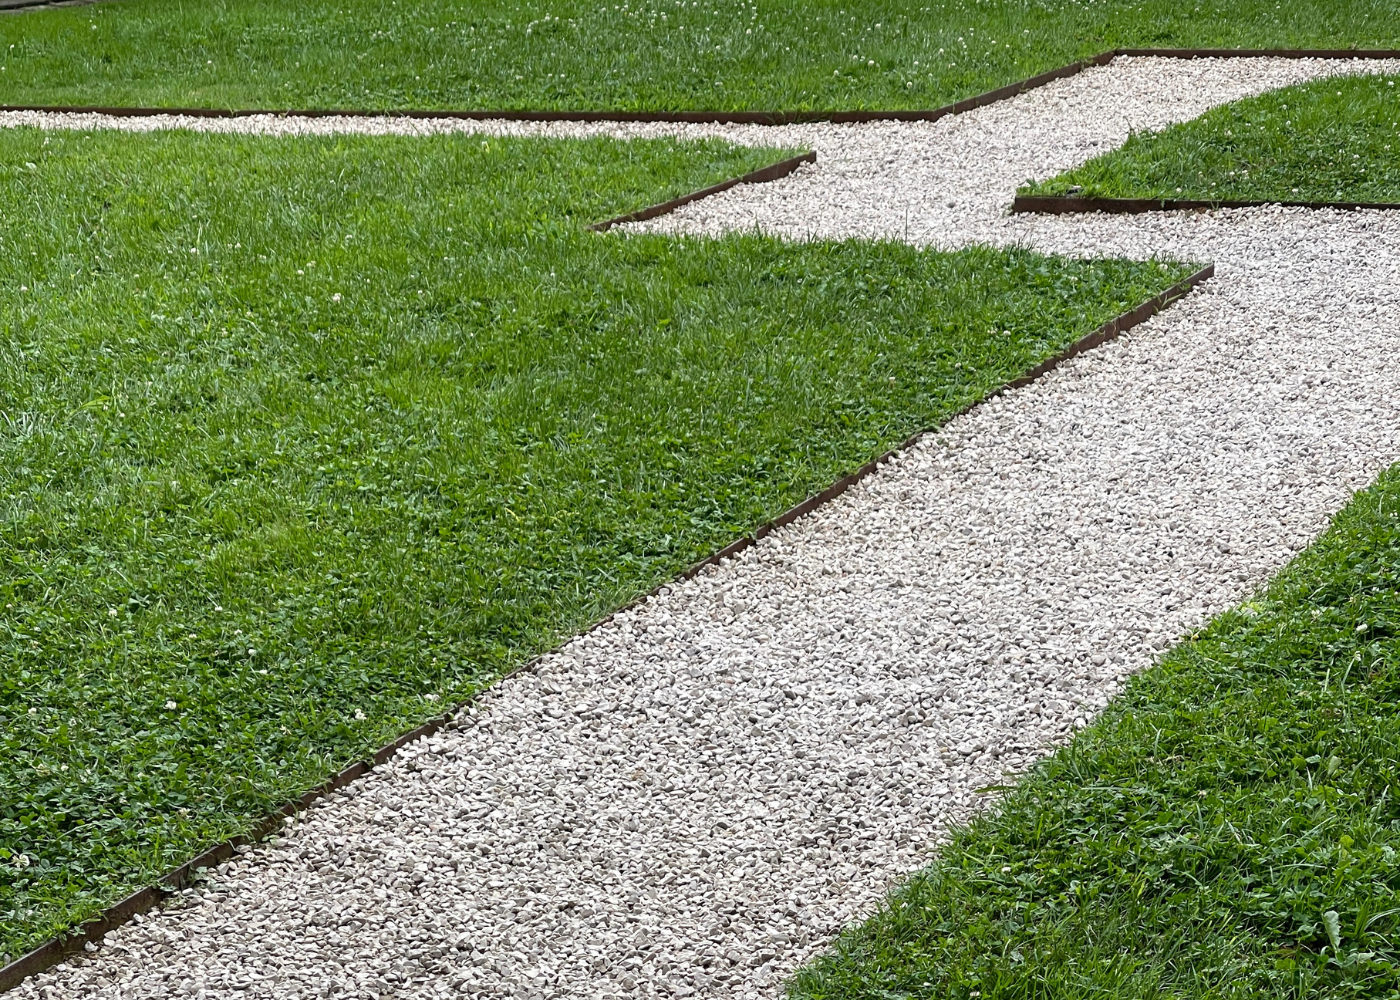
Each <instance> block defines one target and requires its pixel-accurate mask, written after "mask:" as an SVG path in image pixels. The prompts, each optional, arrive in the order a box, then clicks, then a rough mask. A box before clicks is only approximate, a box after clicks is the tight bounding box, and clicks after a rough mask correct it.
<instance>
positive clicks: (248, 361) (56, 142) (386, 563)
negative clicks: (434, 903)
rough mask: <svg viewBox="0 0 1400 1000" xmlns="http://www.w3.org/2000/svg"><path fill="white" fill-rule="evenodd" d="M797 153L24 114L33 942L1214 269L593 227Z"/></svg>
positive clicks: (7, 532)
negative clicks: (1127, 312)
mask: <svg viewBox="0 0 1400 1000" xmlns="http://www.w3.org/2000/svg"><path fill="white" fill-rule="evenodd" d="M784 152H785V151H780V150H756V151H755V150H737V149H733V148H730V147H727V146H723V145H719V144H716V143H709V144H704V145H699V146H685V145H677V144H675V143H671V142H660V141H656V142H631V143H613V142H609V141H605V140H590V141H587V142H547V141H541V140H530V141H527V140H511V141H502V140H496V139H492V140H489V141H488V140H481V139H479V137H471V136H467V137H461V136H459V137H438V138H432V139H405V138H376V139H367V138H319V139H310V138H302V139H290V138H288V139H266V138H249V137H233V136H214V135H198V134H192V133H181V132H174V133H163V134H157V135H147V136H139V135H123V134H119V133H111V132H98V133H93V134H77V133H52V134H45V133H42V132H39V131H33V130H23V129H16V130H12V129H6V130H0V169H3V172H4V183H3V184H2V185H0V219H3V220H4V223H3V225H2V226H0V323H3V327H4V336H3V338H2V339H0V604H2V605H3V608H0V661H2V662H3V663H4V669H3V670H0V953H8V954H10V955H14V954H16V953H18V952H20V951H21V950H23V949H25V948H28V947H30V946H32V945H34V944H36V943H38V942H39V941H41V940H43V939H44V938H46V937H47V936H49V935H50V934H52V933H54V932H56V931H58V930H60V929H61V928H63V927H64V926H67V925H69V924H70V923H72V922H74V921H76V920H78V919H80V918H82V917H85V916H87V915H90V914H91V913H93V912H94V911H95V910H97V909H98V908H100V907H101V906H102V905H104V904H106V903H109V902H111V901H112V900H113V899H114V898H115V897H117V896H119V895H120V894H122V893H123V892H125V891H128V890H130V889H131V888H133V887H135V886H139V885H141V884H145V883H147V882H148V881H149V880H151V879H152V878H153V877H154V876H156V875H157V874H159V873H161V872H163V871H165V870H167V869H169V868H170V867H172V866H174V865H175V864H178V863H181V862H183V861H184V860H186V859H187V858H189V857H190V856H192V855H193V854H194V853H195V852H196V851H197V850H198V849H199V848H200V847H202V846H204V845H207V844H210V843H212V842H217V841H218V840H221V839H223V838H225V837H227V836H229V835H231V834H233V833H235V832H237V831H239V830H242V829H246V827H247V825H248V824H249V822H250V819H251V818H253V817H257V816H259V815H261V814H263V813H264V812H265V811H267V810H268V809H270V808H272V807H274V806H276V805H277V804H279V803H280V802H282V801H285V800H286V798H287V797H288V796H291V795H293V794H297V793H300V792H301V791H303V790H304V789H306V788H309V787H312V786H313V785H315V784H316V783H318V782H319V781H321V780H322V779H324V778H325V776H326V775H327V774H328V773H330V772H332V771H334V770H336V769H338V768H339V767H342V766H344V765H345V764H347V763H349V762H351V761H353V760H355V759H357V758H359V757H360V756H362V755H363V754H365V753H366V751H367V750H369V749H371V748H373V747H375V746H378V745H380V744H382V743H384V742H386V741H387V740H388V739H390V738H392V737H393V736H395V735H396V734H398V733H399V732H402V731H403V730H405V729H406V728H409V727H410V726H412V725H414V724H416V723H417V722H419V721H421V720H423V719H424V718H426V717H428V716H430V715H433V714H436V713H438V712H440V711H442V709H443V708H444V707H445V706H447V705H449V704H451V703H454V702H456V701H458V700H460V699H463V698H466V697H468V696H470V695H471V694H472V693H473V692H474V691H476V690H478V689H479V688H480V687H481V686H482V685H484V684H486V683H489V682H490V681H491V680H492V679H493V678H495V677H498V676H499V675H500V673H501V672H502V671H504V670H507V669H509V668H510V667H512V666H514V665H516V664H519V663H521V662H523V661H524V660H526V659H527V658H528V657H530V656H531V655H533V654H535V653H536V652H538V651H540V650H542V649H544V648H547V647H549V646H550V645H552V644H554V643H555V642H557V641H558V640H559V639H560V638H561V637H564V636H567V635H568V634H570V633H572V632H574V631H576V630H578V629H580V628H581V627H584V626H586V625H587V624H588V623H589V622H591V621H593V620H596V619H597V618H598V617H599V616H601V615H603V614H605V613H606V612H608V611H609V610H611V609H613V608H615V607H617V606H618V605H620V604H622V603H624V602H625V601H627V600H629V599H631V598H632V597H634V596H635V595H637V594H639V593H641V592H644V591H645V590H646V589H648V588H650V587H651V586H653V585H655V584H656V583H658V582H660V581H663V580H664V579H666V578H667V577H669V576H671V575H672V574H674V573H675V572H676V571H678V570H679V569H681V568H683V567H684V566H686V565H688V564H690V563H691V562H693V561H694V560H696V559H697V558H699V557H701V556H703V555H705V554H707V553H709V552H711V551H714V550H715V549H716V548H718V547H719V546H721V545H722V544H724V543H727V542H729V541H731V540H732V539H734V538H735V537H738V536H739V535H740V534H741V533H743V532H745V531H747V530H750V529H752V528H753V527H754V526H755V525H757V524H759V523H761V522H762V521H764V520H765V519H767V518H770V517H772V516H773V515H775V514H776V513H778V512H779V511H781V510H783V509H784V508H786V507H787V506H789V505H791V504H792V503H794V502H796V501H798V500H800V499H802V498H803V497H805V496H807V495H808V494H810V493H811V492H813V491H815V490H817V489H819V488H822V487H824V486H826V485H827V484H829V483H830V482H831V481H832V480H834V479H835V478H837V477H838V476H840V475H841V474H843V473H844V472H847V471H849V470H850V469H851V468H853V467H855V466H856V465H858V464H860V463H861V462H863V461H865V460H867V459H869V458H870V457H872V456H873V455H876V454H878V453H880V452H881V451H883V450H884V449H886V448H888V447H889V446H891V445H892V444H894V443H896V442H898V441H900V440H901V439H903V438H904V437H905V436H906V435H908V434H909V433H911V432H912V431H914V430H915V429H917V428H919V427H922V426H926V425H929V424H934V423H937V422H939V421H941V420H943V419H945V418H946V417H947V416H949V415H950V414H951V413H953V412H955V411H956V410H957V409H959V408H960V407H963V406H964V405H966V404H968V403H969V402H971V401H973V400H975V399H977V398H978V397H980V396H982V395H983V394H985V393H986V392H987V391H988V390H989V389H991V388H992V387H994V386H996V385H998V384H999V383H1001V382H1002V381H1003V380H1005V379H1007V378H1008V377H1009V376H1013V375H1015V374H1016V373H1018V372H1020V371H1023V370H1024V369H1026V368H1027V367H1029V366H1031V365H1032V364H1034V363H1036V362H1037V361H1038V360H1039V359H1041V358H1043V357H1044V356H1045V355H1047V354H1048V353H1051V352H1053V351H1055V350H1056V349H1058V348H1060V347H1062V346H1063V345H1065V344H1066V343H1067V342H1068V341H1070V340H1071V339H1073V338H1075V337H1077V336H1079V335H1082V334H1083V333H1085V332H1087V331H1089V330H1090V329H1092V328H1093V327H1095V326H1096V325H1098V324H1100V323H1102V322H1103V321H1105V320H1106V319H1108V318H1110V317H1112V316H1114V315H1116V314H1118V313H1119V312H1121V311H1122V310H1123V309H1124V308H1125V306H1128V305H1130V304H1134V303H1136V302H1138V301H1141V300H1142V299H1144V298H1146V297H1148V296H1149V295H1151V294H1153V293H1155V292H1157V291H1159V290H1160V289H1162V288H1163V287H1165V286H1167V285H1169V284H1171V283H1172V282H1174V281H1176V280H1179V279H1180V278H1181V277H1182V276H1183V274H1184V273H1185V272H1186V270H1188V269H1187V268H1183V267H1181V266H1177V265H1164V264H1159V263H1153V262H1148V263H1131V262H1123V261H1111V260H1110V261H1097V262H1083V261H1068V260H1058V259H1052V258H1046V257H1043V256H1038V255H1036V254H1033V253H1030V252H1025V251H1019V250H1009V251H999V250H991V249H972V250H968V251H965V252H960V253H952V254H950V253H939V252H933V251H921V250H916V249H914V248H911V247H908V246H904V245H900V244H895V243H861V242H848V243H800V244H788V243H783V242H781V241H778V240H773V239H767V238H763V237H760V236H757V235H753V234H749V235H736V236H732V237H728V238H725V239H719V240H707V239H685V240H673V239H669V238H663V237H659V236H652V237H622V236H617V235H598V234H593V233H588V232H585V231H583V230H582V228H581V227H582V225H583V224H584V223H586V222H589V221H592V220H595V219H599V218H604V217H607V216H610V215H614V214H616V213H619V212H622V211H625V210H628V209H631V208H635V207H637V206H639V205H642V204H646V203H649V202H654V201H657V200H660V199H663V198H665V197H668V196H671V195H674V194H676V193H678V192H680V191H685V190H689V189H693V188H695V187H698V186H701V185H702V184H704V183H707V182H710V181H713V180H715V179H718V178H720V177H725V176H730V175H733V174H735V173H736V172H739V171H741V170H743V169H747V168H749V167H751V166H753V165H754V164H756V163H761V162H767V161H770V160H772V159H775V158H777V157H778V156H781V155H783V153H784ZM21 855H23V856H24V859H27V861H28V864H27V865H26V864H25V862H24V860H21V858H20V856H21Z"/></svg>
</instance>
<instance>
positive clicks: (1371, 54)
mask: <svg viewBox="0 0 1400 1000" xmlns="http://www.w3.org/2000/svg"><path fill="white" fill-rule="evenodd" d="M1113 54H1114V55H1115V56H1147V57H1151V58H1156V59H1400V49H1114V50H1113Z"/></svg>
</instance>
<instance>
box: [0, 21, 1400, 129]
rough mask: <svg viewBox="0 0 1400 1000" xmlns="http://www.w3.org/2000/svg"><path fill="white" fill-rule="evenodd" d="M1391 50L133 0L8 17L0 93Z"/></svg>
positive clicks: (331, 103)
mask: <svg viewBox="0 0 1400 1000" xmlns="http://www.w3.org/2000/svg"><path fill="white" fill-rule="evenodd" d="M1148 46H1150V47H1207V48H1211V47H1224V48H1261V47H1263V48H1270V47H1273V48H1277V47H1283V48H1325V49H1336V48H1350V47H1359V48H1400V21H1397V19H1396V18H1395V11H1394V7H1393V5H1392V4H1390V3H1387V2H1384V0H1297V2H1294V3H1289V4H1279V3H1275V2H1272V0H1202V2H1199V3H1193V4H1183V3H1180V2H1178V0H1100V2H1095V3H1092V4H1090V3H1083V2H1079V0H1046V2H1041V3H1036V4H1026V3H1024V2H1021V0H953V2H950V3H941V4H929V5H918V4H913V3H905V2H898V0H863V2H861V3H858V4H857V3H851V2H849V0H801V2H796V3H792V2H773V0H757V2H748V0H740V2H736V0H640V2H637V0H632V2H627V3H619V4H601V5H599V4H588V3H580V2H578V0H564V2H557V0H551V2H549V3H544V2H540V0H529V2H525V3H520V2H516V0H486V2H476V3H472V4H470V5H467V4H463V3H462V2H460V0H423V2H416V3H408V2H402V3H389V4H384V3H378V2H370V0H302V2H299V3H296V4H285V3H277V2H274V0H233V2H229V0H225V2H220V3H201V4H171V3H168V2H166V0H124V2H121V3H104V4H98V5H92V6H85V7H81V8H68V9H60V10H44V11H32V12H29V13H26V14H23V15H19V16H15V17H9V18H5V19H3V20H0V103H6V104H45V105H53V104H66V105H135V106H164V107H195V106H197V107H218V108H269V109H283V108H416V109H431V108H478V109H480V108H485V109H496V110H507V109H509V110H517V109H518V110H535V111H538V110H560V109H562V110H581V109H606V110H653V111H687V110H740V109H748V110H763V111H771V110H827V111H830V110H858V109H907V108H915V109H917V108H935V107H940V106H943V105H946V104H949V103H951V102H953V101H956V100H960V99H962V98H965V97H970V96H972V95H974V94H979V93H982V92H984V91H987V90H991V89H994V88H996V87H1000V86H1004V85H1006V84H1009V83H1013V82H1016V81H1018V80H1023V79H1025V78H1027V77H1030V76H1033V75H1036V74H1038V73H1043V72H1045V71H1047V70H1050V69H1054V68H1056V67H1059V66H1063V65H1065V64H1067V63H1071V62H1074V61H1076V60H1079V59H1083V58H1086V57H1088V56H1091V55H1094V54H1097V53H1100V52H1104V51H1106V50H1109V49H1113V48H1116V47H1148Z"/></svg>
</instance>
